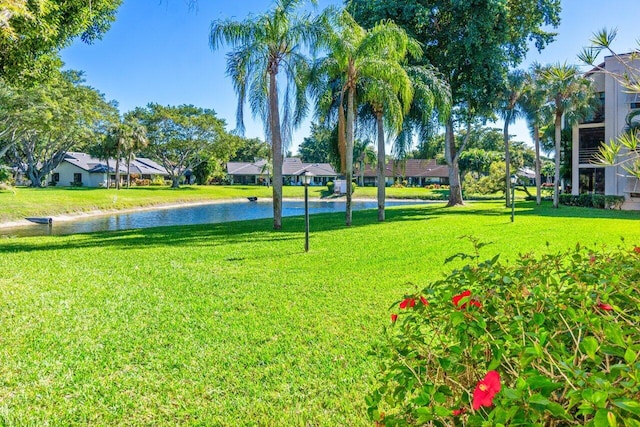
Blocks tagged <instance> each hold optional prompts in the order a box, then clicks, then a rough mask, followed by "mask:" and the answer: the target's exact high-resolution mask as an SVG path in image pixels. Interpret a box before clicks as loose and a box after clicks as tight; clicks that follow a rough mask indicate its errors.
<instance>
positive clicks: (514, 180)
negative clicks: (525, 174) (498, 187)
mask: <svg viewBox="0 0 640 427" xmlns="http://www.w3.org/2000/svg"><path fill="white" fill-rule="evenodd" d="M517 182H518V177H517V176H515V175H511V222H513V219H514V217H515V216H516V197H515V194H516V183H517Z"/></svg>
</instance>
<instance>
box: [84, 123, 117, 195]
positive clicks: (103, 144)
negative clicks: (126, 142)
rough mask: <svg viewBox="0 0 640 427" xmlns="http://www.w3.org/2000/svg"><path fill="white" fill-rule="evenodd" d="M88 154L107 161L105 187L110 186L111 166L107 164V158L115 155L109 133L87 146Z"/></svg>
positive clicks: (114, 147)
mask: <svg viewBox="0 0 640 427" xmlns="http://www.w3.org/2000/svg"><path fill="white" fill-rule="evenodd" d="M89 154H90V155H91V156H93V157H95V158H97V159H98V160H104V161H105V162H106V163H107V171H106V173H107V182H106V184H107V187H106V188H109V186H110V181H111V167H110V166H109V159H111V158H112V157H115V156H116V155H117V152H116V146H115V144H114V139H113V138H111V136H110V135H109V134H106V135H105V136H104V138H102V140H101V141H100V142H99V143H97V144H95V145H92V146H91V147H89Z"/></svg>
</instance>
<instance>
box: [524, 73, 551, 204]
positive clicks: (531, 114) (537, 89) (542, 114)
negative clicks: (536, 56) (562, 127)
mask: <svg viewBox="0 0 640 427" xmlns="http://www.w3.org/2000/svg"><path fill="white" fill-rule="evenodd" d="M541 71H542V67H541V66H540V65H539V64H533V65H532V67H531V71H530V73H527V83H526V85H525V90H524V93H523V96H522V99H521V103H520V105H521V107H522V112H523V115H524V117H525V118H526V120H527V122H528V123H529V128H530V130H531V135H532V137H533V145H534V149H535V153H536V159H535V167H534V169H535V180H536V204H537V205H538V206H539V205H540V203H541V201H542V172H541V170H542V169H541V168H542V164H541V162H540V134H541V130H540V127H541V126H542V125H543V124H544V123H545V122H547V121H548V118H547V116H548V115H549V113H550V111H549V109H548V108H544V106H545V102H546V99H545V88H544V86H543V81H542V78H541V76H540V73H541Z"/></svg>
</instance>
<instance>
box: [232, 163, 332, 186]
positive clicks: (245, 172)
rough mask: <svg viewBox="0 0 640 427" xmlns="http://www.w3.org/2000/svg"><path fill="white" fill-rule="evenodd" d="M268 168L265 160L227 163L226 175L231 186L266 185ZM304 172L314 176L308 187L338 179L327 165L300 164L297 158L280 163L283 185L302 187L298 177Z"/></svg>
mask: <svg viewBox="0 0 640 427" xmlns="http://www.w3.org/2000/svg"><path fill="white" fill-rule="evenodd" d="M270 167H271V164H270V163H268V162H267V161H266V160H257V161H255V162H227V175H228V177H229V180H230V181H231V183H232V184H245V185H247V184H266V183H267V178H268V177H269V176H270V175H271V171H270V170H269V168H270ZM305 171H307V172H309V173H312V174H313V175H314V176H313V179H312V181H311V184H310V185H326V184H327V182H329V181H333V180H334V179H336V178H337V177H338V173H336V171H335V170H334V169H333V166H331V165H330V164H329V163H302V160H300V159H299V158H297V157H288V158H285V159H284V160H283V162H282V182H283V184H285V185H302V181H301V179H300V175H301V174H302V173H303V172H305Z"/></svg>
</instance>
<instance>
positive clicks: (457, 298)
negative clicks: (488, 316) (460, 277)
mask: <svg viewBox="0 0 640 427" xmlns="http://www.w3.org/2000/svg"><path fill="white" fill-rule="evenodd" d="M468 297H471V291H470V290H468V289H467V290H466V291H464V292H463V293H461V294H458V295H456V296H454V297H453V298H451V300H452V301H453V305H455V306H456V307H458V308H459V309H460V310H462V309H463V308H465V307H466V306H467V303H466V302H465V303H463V304H462V305H460V300H461V299H463V298H468ZM469 304H471V305H473V306H476V307H478V308H479V307H482V304H481V303H480V301H476V300H471V301H469Z"/></svg>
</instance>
